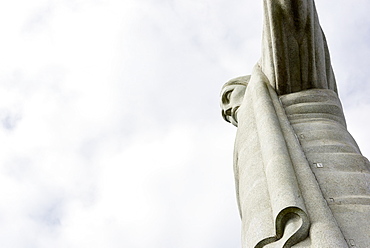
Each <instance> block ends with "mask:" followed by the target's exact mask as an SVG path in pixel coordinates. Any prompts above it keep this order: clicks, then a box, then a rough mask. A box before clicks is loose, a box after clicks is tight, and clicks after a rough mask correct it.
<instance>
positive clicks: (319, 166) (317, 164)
mask: <svg viewBox="0 0 370 248" xmlns="http://www.w3.org/2000/svg"><path fill="white" fill-rule="evenodd" d="M313 164H314V165H315V166H316V167H317V168H323V167H324V165H323V164H322V163H313Z"/></svg>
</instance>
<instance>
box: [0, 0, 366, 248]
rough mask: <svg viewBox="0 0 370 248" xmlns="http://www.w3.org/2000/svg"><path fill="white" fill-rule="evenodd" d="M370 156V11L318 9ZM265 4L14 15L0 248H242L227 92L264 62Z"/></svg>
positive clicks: (0, 12)
mask: <svg viewBox="0 0 370 248" xmlns="http://www.w3.org/2000/svg"><path fill="white" fill-rule="evenodd" d="M316 5H317V8H318V12H319V17H320V21H321V24H322V26H323V29H324V31H325V34H326V36H327V40H328V43H329V49H330V52H331V57H332V64H333V68H334V71H335V73H336V78H337V83H338V87H339V93H340V96H341V99H342V103H343V106H344V110H345V114H346V117H347V122H348V127H349V130H350V132H351V133H352V134H353V136H354V137H355V139H356V140H357V142H358V143H359V145H360V148H361V150H362V152H363V153H364V155H365V156H367V157H369V156H370V139H369V137H370V128H369V126H370V116H369V114H370V97H369V95H370V15H369V10H370V2H369V1H368V0H356V1H348V0H317V1H316ZM261 6H262V1H261V0H253V1H252V0H32V1H29V0H12V1H3V2H2V3H0V34H1V39H0V121H1V122H0V124H1V127H0V148H1V151H2V152H0V247H4V248H7V247H11V248H46V247H47V248H49V247H55V248H65V247H72V248H77V247H78V248H81V247H91V248H101V247H109V248H115V247H117V248H122V247H124V248H144V247H145V248H146V247H152V248H240V247H241V245H240V220H239V216H238V210H237V205H236V200H235V192H234V181H233V174H232V150H233V142H234V135H235V131H236V129H235V128H234V127H233V126H231V125H230V124H227V123H226V122H224V121H223V120H222V118H221V115H220V109H219V102H218V101H219V92H220V89H221V86H222V84H223V83H224V82H225V81H227V80H228V79H230V78H233V77H236V76H240V75H245V74H249V73H250V72H251V69H252V67H253V66H254V64H255V63H256V61H257V60H258V59H259V56H260V44H261V43H260V40H261V31H262V29H261V27H262V17H261V16H262V7H261Z"/></svg>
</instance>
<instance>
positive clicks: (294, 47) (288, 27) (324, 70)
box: [259, 0, 337, 95]
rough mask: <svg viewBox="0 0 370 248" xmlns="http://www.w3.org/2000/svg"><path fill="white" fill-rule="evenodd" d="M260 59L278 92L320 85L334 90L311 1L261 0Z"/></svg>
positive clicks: (318, 86) (327, 58)
mask: <svg viewBox="0 0 370 248" xmlns="http://www.w3.org/2000/svg"><path fill="white" fill-rule="evenodd" d="M263 3H264V17H263V18H264V24H263V25H264V26H263V38H262V57H261V60H260V62H259V64H260V66H261V68H262V71H263V72H264V73H265V75H266V76H267V78H268V79H269V82H270V84H271V86H272V87H273V88H274V89H275V90H276V91H277V93H278V94H279V95H283V94H288V93H293V92H298V91H301V90H306V89H312V88H320V89H331V90H334V91H335V92H336V91H337V87H336V82H335V78H334V73H333V70H332V67H331V63H330V56H329V51H328V47H327V43H326V39H325V36H324V33H323V32H322V29H321V26H320V23H319V19H318V16H317V12H316V7H315V3H314V1H313V0H264V1H263Z"/></svg>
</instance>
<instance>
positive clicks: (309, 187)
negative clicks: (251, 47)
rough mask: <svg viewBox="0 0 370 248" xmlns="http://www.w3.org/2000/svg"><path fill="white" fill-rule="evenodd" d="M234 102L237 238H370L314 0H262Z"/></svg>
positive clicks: (362, 185) (360, 179)
mask: <svg viewBox="0 0 370 248" xmlns="http://www.w3.org/2000/svg"><path fill="white" fill-rule="evenodd" d="M263 3H264V30H263V38H262V41H263V44H262V57H261V60H260V61H259V62H258V64H257V66H256V67H255V68H254V71H253V73H252V77H251V80H250V82H249V84H248V87H247V90H246V93H245V96H244V100H243V103H242V105H241V106H240V108H239V111H238V130H237V136H236V141H235V154H234V172H235V180H236V191H237V198H238V204H239V210H240V215H241V217H242V243H243V247H248V248H249V247H317V248H326V247H327V248H331V247H339V248H340V247H348V246H349V245H350V246H351V247H357V248H358V247H362V248H365V247H368V245H369V244H370V235H369V234H370V226H369V225H370V224H369V223H370V185H369V184H370V170H369V168H370V167H369V162H368V160H367V159H366V158H365V157H363V156H362V155H361V152H360V150H359V148H358V146H357V144H356V142H355V141H354V139H353V138H352V136H351V135H350V134H349V132H348V131H347V129H346V124H345V119H344V115H343V111H342V107H341V104H340V101H339V98H338V95H337V87H336V82H335V78H334V73H333V70H332V67H331V63H330V56H329V52H328V48H327V43H326V40H325V36H324V33H323V32H322V30H321V27H320V24H319V20H318V16H317V12H316V8H315V5H314V1H313V0H264V1H263Z"/></svg>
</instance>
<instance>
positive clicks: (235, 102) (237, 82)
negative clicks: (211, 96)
mask: <svg viewBox="0 0 370 248" xmlns="http://www.w3.org/2000/svg"><path fill="white" fill-rule="evenodd" d="M250 78H251V76H250V75H247V76H242V77H237V78H233V79H231V80H229V81H228V82H227V83H225V84H224V86H223V87H222V90H221V109H222V112H221V113H222V117H223V118H224V120H225V121H227V122H230V123H231V124H233V125H234V126H236V127H237V126H238V119H237V118H238V117H237V111H238V109H239V107H240V105H241V104H242V101H243V97H244V93H245V90H246V89H247V85H248V82H249V80H250Z"/></svg>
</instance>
